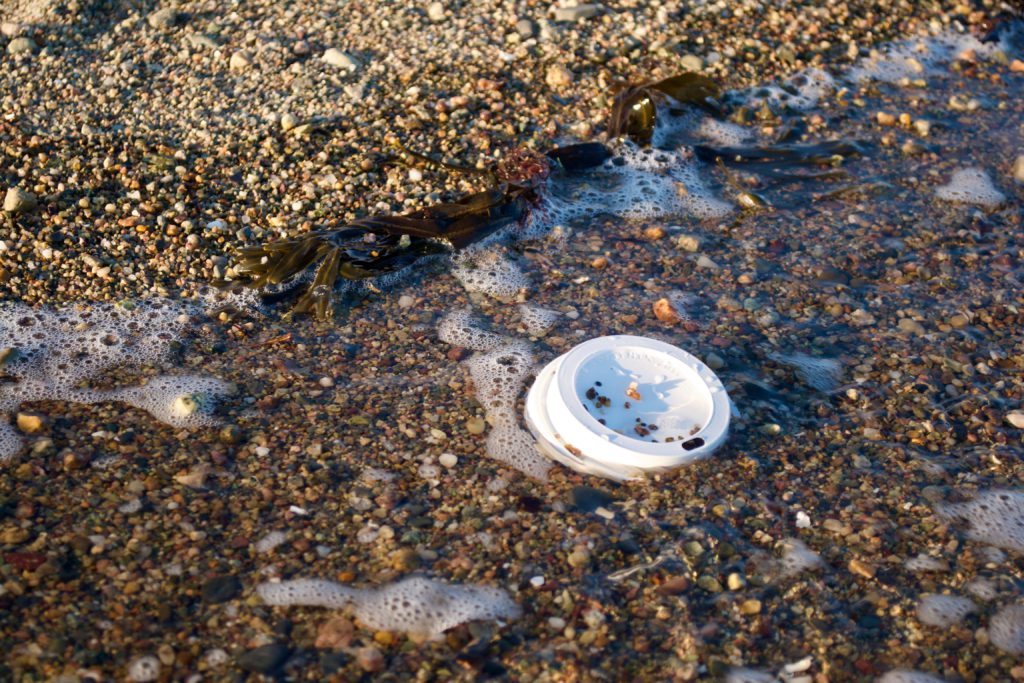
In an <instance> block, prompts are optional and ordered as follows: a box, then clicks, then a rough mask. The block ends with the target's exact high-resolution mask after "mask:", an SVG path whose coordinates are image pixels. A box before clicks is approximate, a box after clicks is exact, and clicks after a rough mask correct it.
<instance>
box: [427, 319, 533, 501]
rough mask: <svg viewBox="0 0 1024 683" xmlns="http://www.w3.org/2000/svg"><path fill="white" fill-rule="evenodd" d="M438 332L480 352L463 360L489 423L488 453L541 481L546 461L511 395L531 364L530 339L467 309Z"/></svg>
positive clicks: (516, 393)
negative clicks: (486, 326)
mask: <svg viewBox="0 0 1024 683" xmlns="http://www.w3.org/2000/svg"><path fill="white" fill-rule="evenodd" d="M539 310H543V309H539ZM438 336H439V337H440V338H441V340H442V341H444V342H447V343H449V344H452V345H454V346H462V347H465V348H468V349H473V350H475V351H478V352H479V353H477V354H475V355H473V356H472V357H471V358H469V360H467V361H465V365H466V367H467V368H468V369H469V375H470V377H471V378H472V379H473V385H474V387H475V388H476V399H477V401H479V402H480V404H481V405H482V406H483V407H484V410H485V411H486V413H487V421H488V422H489V423H490V424H491V432H490V434H488V436H487V455H488V456H490V457H491V458H494V459H495V460H498V461H499V462H503V463H505V464H507V465H509V466H511V467H514V468H515V469H517V470H519V471H520V472H522V473H524V474H526V475H528V476H530V477H533V478H535V479H539V480H541V481H544V480H546V479H547V474H548V470H549V469H551V463H550V462H549V461H548V460H547V458H545V457H543V456H542V455H541V454H540V452H539V451H537V448H536V445H535V442H534V439H533V437H532V436H531V435H530V434H529V432H527V431H526V430H525V429H523V428H522V427H520V426H519V418H518V413H517V412H516V399H517V398H518V397H519V393H520V392H521V391H522V388H523V382H524V381H525V380H526V378H527V376H528V375H529V374H530V372H531V371H532V369H533V365H534V358H533V353H532V352H531V350H530V344H529V343H528V342H526V341H525V340H518V339H511V338H509V337H505V336H502V335H499V334H495V333H493V332H488V331H487V330H482V329H480V328H479V326H478V325H477V323H476V322H475V321H474V320H473V313H472V311H471V310H470V309H468V308H463V309H457V310H455V311H452V312H450V313H448V315H446V316H445V317H444V318H443V319H442V320H441V322H440V323H439V324H438Z"/></svg>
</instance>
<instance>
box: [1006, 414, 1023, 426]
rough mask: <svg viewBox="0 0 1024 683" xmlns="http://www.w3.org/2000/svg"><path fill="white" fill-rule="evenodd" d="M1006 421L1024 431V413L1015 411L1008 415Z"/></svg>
mask: <svg viewBox="0 0 1024 683" xmlns="http://www.w3.org/2000/svg"><path fill="white" fill-rule="evenodd" d="M1006 421H1007V422H1009V423H1010V424H1011V425H1013V426H1014V427H1016V428H1017V429H1024V411H1020V410H1014V411H1011V412H1009V413H1007V414H1006Z"/></svg>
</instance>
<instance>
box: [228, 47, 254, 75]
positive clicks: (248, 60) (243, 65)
mask: <svg viewBox="0 0 1024 683" xmlns="http://www.w3.org/2000/svg"><path fill="white" fill-rule="evenodd" d="M250 66H252V53H251V52H249V51H248V50H236V51H235V52H233V53H231V59H230V60H228V67H229V68H230V69H231V70H232V71H245V70H246V69H248V68H249V67H250Z"/></svg>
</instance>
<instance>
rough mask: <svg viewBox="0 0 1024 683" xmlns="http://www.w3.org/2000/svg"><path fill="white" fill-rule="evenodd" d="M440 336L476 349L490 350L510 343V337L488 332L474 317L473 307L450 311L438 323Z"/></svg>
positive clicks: (445, 340) (457, 344)
mask: <svg viewBox="0 0 1024 683" xmlns="http://www.w3.org/2000/svg"><path fill="white" fill-rule="evenodd" d="M437 336H438V338H439V339H440V340H441V341H443V342H445V343H446V344H451V345H452V346H461V347H464V348H467V349H472V350H474V351H490V350H491V349H495V348H497V347H499V346H501V345H502V344H507V343H508V341H509V340H508V337H505V336H503V335H500V334H495V333H494V332H488V331H487V330H484V329H482V328H481V327H480V326H479V323H478V322H477V321H476V320H474V318H473V309H471V308H468V307H467V308H459V309H456V310H454V311H449V312H448V313H447V314H446V315H445V316H444V317H443V318H442V319H441V322H440V323H438V326H437Z"/></svg>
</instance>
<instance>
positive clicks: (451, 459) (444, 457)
mask: <svg viewBox="0 0 1024 683" xmlns="http://www.w3.org/2000/svg"><path fill="white" fill-rule="evenodd" d="M437 461H438V462H439V463H441V465H442V466H443V467H446V468H448V469H451V468H453V467H455V465H457V464H458V462H459V458H458V456H456V455H454V454H452V453H442V454H441V457H439V458H438V459H437Z"/></svg>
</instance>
